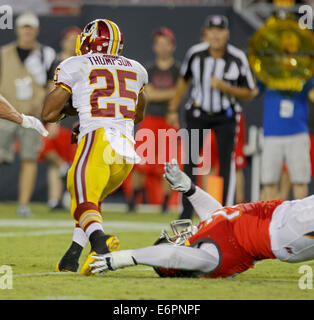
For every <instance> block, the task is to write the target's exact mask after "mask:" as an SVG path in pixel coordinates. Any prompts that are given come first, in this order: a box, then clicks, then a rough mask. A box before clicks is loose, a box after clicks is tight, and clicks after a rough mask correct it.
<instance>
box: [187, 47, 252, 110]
mask: <svg viewBox="0 0 314 320" xmlns="http://www.w3.org/2000/svg"><path fill="white" fill-rule="evenodd" d="M208 49H209V44H208V43H205V42H204V43H199V44H197V45H194V46H192V47H191V48H190V49H189V50H188V51H187V53H186V56H185V59H184V61H183V64H182V66H181V76H182V77H183V78H184V79H185V80H186V81H188V80H189V79H192V90H191V97H190V100H189V103H188V107H190V106H191V105H192V104H194V105H195V106H198V107H200V108H202V110H203V111H205V112H208V113H221V112H224V111H225V110H227V109H228V108H229V107H232V108H233V110H234V111H241V107H240V105H239V104H238V103H237V100H236V99H235V98H234V97H231V96H228V95H226V94H224V93H222V92H221V91H219V90H215V89H213V88H212V87H211V84H210V82H211V77H212V76H214V77H216V78H218V79H223V80H224V81H226V82H228V83H229V84H230V85H232V86H238V87H248V88H249V89H254V87H255V82H254V78H253V74H252V72H251V70H250V67H249V63H248V60H247V57H246V55H245V53H244V52H243V51H242V50H240V49H238V48H236V47H234V46H233V45H230V44H228V45H227V48H226V51H225V54H224V56H223V57H222V58H218V59H214V58H213V57H212V56H211V55H210V53H209V50H208Z"/></svg>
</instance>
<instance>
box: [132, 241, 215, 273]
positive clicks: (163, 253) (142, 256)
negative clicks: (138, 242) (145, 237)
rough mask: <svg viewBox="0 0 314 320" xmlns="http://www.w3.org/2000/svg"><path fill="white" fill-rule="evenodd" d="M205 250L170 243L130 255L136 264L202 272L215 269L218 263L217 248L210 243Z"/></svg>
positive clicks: (138, 250)
mask: <svg viewBox="0 0 314 320" xmlns="http://www.w3.org/2000/svg"><path fill="white" fill-rule="evenodd" d="M210 246H211V247H210V248H209V247H208V246H207V247H206V249H205V250H202V249H199V248H191V247H186V246H176V245H172V244H160V245H157V246H151V247H146V248H141V249H137V250H134V251H133V252H132V256H133V257H134V259H135V260H136V262H137V263H138V264H143V265H148V266H153V267H162V268H167V269H169V268H174V269H180V270H195V271H201V272H204V273H208V272H211V271H212V270H214V269H216V268H217V266H218V264H219V253H218V250H217V248H216V247H215V246H214V245H213V244H210Z"/></svg>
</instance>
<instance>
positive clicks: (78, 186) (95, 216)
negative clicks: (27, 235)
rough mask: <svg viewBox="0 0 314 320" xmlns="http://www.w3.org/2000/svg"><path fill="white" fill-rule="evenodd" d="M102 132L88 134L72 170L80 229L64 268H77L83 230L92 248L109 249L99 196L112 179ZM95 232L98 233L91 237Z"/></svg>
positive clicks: (75, 215)
mask: <svg viewBox="0 0 314 320" xmlns="http://www.w3.org/2000/svg"><path fill="white" fill-rule="evenodd" d="M99 132H100V130H98V131H97V132H96V131H94V132H92V133H88V134H87V135H86V136H84V137H83V138H82V140H81V141H80V143H79V146H78V148H77V152H76V155H75V157H74V161H73V164H72V167H71V168H70V170H69V172H68V181H67V188H68V191H69V192H70V195H71V215H72V217H73V218H74V219H75V221H76V224H77V228H78V229H77V232H76V233H75V232H74V235H73V241H72V244H71V246H70V248H69V249H68V251H67V252H66V254H65V255H64V256H63V258H62V259H61V261H60V263H59V266H58V269H59V270H60V271H76V270H77V267H78V259H79V256H80V254H81V252H82V250H83V247H82V245H81V243H80V241H75V239H76V238H78V239H79V238H80V237H76V235H77V234H79V233H82V231H83V232H84V233H85V235H86V238H87V239H88V240H89V241H90V242H91V245H92V250H94V251H96V250H97V251H100V252H105V251H104V250H105V247H106V236H105V234H104V232H103V229H102V224H101V223H102V218H101V215H100V210H99V198H100V196H101V193H102V190H103V188H104V186H105V185H106V184H107V183H108V181H109V177H110V169H109V166H108V165H106V164H104V163H103V156H102V152H103V145H102V136H100V134H99ZM95 163H96V164H97V165H96V164H95ZM90 226H91V228H89V227H90ZM79 228H80V229H81V230H82V231H81V230H80V229H79ZM88 228H89V229H88ZM94 231H97V232H96V233H94V235H92V236H91V234H92V233H93V232H94ZM83 238H84V237H83V236H82V239H83ZM83 243H85V241H83ZM97 246H98V247H97ZM96 247H97V248H96ZM97 251H96V252H97Z"/></svg>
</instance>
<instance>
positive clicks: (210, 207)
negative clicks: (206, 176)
mask: <svg viewBox="0 0 314 320" xmlns="http://www.w3.org/2000/svg"><path fill="white" fill-rule="evenodd" d="M164 178H165V179H166V180H167V181H168V183H169V184H170V187H171V188H172V189H173V190H177V191H180V192H182V193H183V194H185V195H186V196H187V197H188V199H189V201H190V202H191V204H192V205H193V207H194V209H195V211H196V213H197V215H198V216H199V218H200V219H201V220H202V221H203V220H206V219H208V218H210V216H211V214H212V213H213V212H214V211H216V210H218V209H221V208H222V205H221V203H219V202H218V201H217V200H216V199H215V198H213V197H212V196H211V195H210V194H208V193H207V192H205V191H204V190H202V189H201V188H199V187H197V186H195V185H194V184H193V183H192V181H191V179H190V178H189V177H188V176H187V175H186V174H185V173H184V172H182V171H181V170H180V168H179V166H178V163H177V161H176V160H175V159H173V160H172V161H171V163H166V165H165V174H164Z"/></svg>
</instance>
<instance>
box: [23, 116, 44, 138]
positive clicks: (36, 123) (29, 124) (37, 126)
mask: <svg viewBox="0 0 314 320" xmlns="http://www.w3.org/2000/svg"><path fill="white" fill-rule="evenodd" d="M22 118H23V120H22V123H21V126H22V127H23V128H30V129H34V130H36V131H37V132H39V133H40V134H41V135H42V136H44V137H47V136H48V131H47V130H46V128H45V127H44V125H43V124H42V123H41V121H40V120H38V119H37V118H35V117H33V116H26V115H25V114H22Z"/></svg>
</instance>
